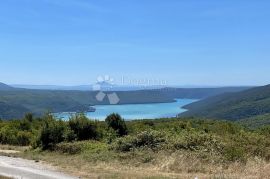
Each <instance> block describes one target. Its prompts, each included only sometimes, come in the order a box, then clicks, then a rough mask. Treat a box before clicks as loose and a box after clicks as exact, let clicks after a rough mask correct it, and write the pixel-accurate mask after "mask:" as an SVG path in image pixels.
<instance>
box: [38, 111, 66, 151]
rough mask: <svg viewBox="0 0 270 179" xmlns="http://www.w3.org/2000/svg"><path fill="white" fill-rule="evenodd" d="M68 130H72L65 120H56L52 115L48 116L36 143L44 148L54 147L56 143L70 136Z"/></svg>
mask: <svg viewBox="0 0 270 179" xmlns="http://www.w3.org/2000/svg"><path fill="white" fill-rule="evenodd" d="M68 132H70V130H68V127H67V125H66V123H65V122H63V121H61V120H59V121H58V120H55V119H54V118H53V117H52V116H48V117H47V119H45V121H44V124H43V126H42V129H41V131H40V135H39V137H38V138H37V142H36V143H37V144H38V145H39V146H41V147H42V149H44V150H46V149H53V148H54V146H55V145H56V144H58V143H61V142H63V141H65V140H66V139H67V138H68V137H67V136H69V134H68Z"/></svg>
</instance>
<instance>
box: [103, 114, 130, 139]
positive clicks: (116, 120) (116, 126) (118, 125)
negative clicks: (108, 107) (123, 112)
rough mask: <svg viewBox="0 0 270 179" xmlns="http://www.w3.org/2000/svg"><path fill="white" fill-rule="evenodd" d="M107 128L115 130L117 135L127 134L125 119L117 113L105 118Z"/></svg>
mask: <svg viewBox="0 0 270 179" xmlns="http://www.w3.org/2000/svg"><path fill="white" fill-rule="evenodd" d="M105 122H106V123H107V125H108V127H109V128H112V129H113V130H115V131H116V132H117V134H118V135H119V136H124V135H127V133H128V132H127V126H126V123H125V121H124V120H123V119H122V117H121V116H120V115H119V114H116V113H113V114H111V115H109V116H107V118H106V119H105Z"/></svg>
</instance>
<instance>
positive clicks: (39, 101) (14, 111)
mask: <svg viewBox="0 0 270 179" xmlns="http://www.w3.org/2000/svg"><path fill="white" fill-rule="evenodd" d="M244 89H247V88H245V87H244V88H243V87H235V88H197V89H192V88H190V89H185V88H183V89H181V88H166V89H158V90H139V91H118V92H116V94H117V95H118V96H119V98H120V103H119V104H139V103H141V104H142V103H164V102H173V101H174V99H175V98H190V99H203V98H206V97H209V96H213V95H217V94H221V93H224V92H232V91H241V90H244ZM97 93H98V92H96V91H67V90H65V91H61V90H30V89H20V88H12V87H9V86H8V85H5V84H1V88H0V118H2V119H12V118H21V117H22V116H23V115H24V114H25V113H26V112H32V113H34V114H37V115H40V114H42V113H44V112H47V111H51V112H77V111H87V110H88V109H89V106H90V105H96V104H109V102H108V99H105V100H104V101H102V102H99V101H97V100H96V95H97ZM108 93H113V92H112V91H110V92H108Z"/></svg>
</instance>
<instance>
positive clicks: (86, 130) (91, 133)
mask: <svg viewBox="0 0 270 179" xmlns="http://www.w3.org/2000/svg"><path fill="white" fill-rule="evenodd" d="M68 124H69V127H70V129H71V130H72V131H73V132H74V134H75V138H76V140H78V141H80V140H89V139H97V137H98V132H97V125H96V123H95V122H93V121H90V120H89V119H87V117H86V116H85V115H84V114H78V115H75V116H72V117H71V119H70V120H69V122H68Z"/></svg>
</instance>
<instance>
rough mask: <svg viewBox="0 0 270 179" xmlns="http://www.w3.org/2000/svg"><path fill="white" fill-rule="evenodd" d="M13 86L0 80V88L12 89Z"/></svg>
mask: <svg viewBox="0 0 270 179" xmlns="http://www.w3.org/2000/svg"><path fill="white" fill-rule="evenodd" d="M13 89H14V88H13V87H11V86H8V85H6V84H4V83H1V82H0V90H13Z"/></svg>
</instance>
